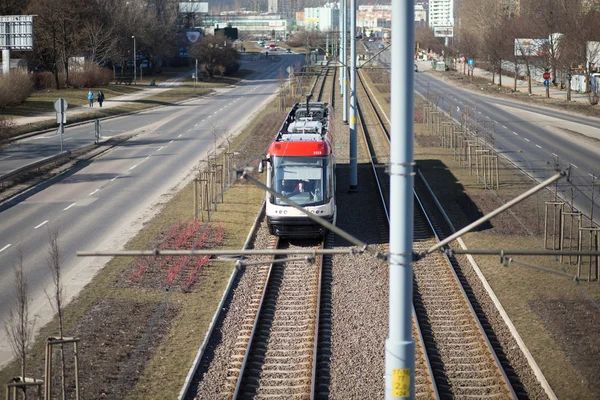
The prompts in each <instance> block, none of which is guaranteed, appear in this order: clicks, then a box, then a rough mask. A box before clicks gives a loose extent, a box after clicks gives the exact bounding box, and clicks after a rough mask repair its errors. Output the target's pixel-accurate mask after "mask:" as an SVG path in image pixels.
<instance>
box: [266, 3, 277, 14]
mask: <svg viewBox="0 0 600 400" xmlns="http://www.w3.org/2000/svg"><path fill="white" fill-rule="evenodd" d="M267 6H268V11H267V12H268V13H273V14H277V13H278V9H277V0H268V4H267Z"/></svg>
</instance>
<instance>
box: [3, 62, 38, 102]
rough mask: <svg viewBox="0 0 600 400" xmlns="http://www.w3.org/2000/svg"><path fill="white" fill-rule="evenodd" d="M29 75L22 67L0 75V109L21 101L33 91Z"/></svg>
mask: <svg viewBox="0 0 600 400" xmlns="http://www.w3.org/2000/svg"><path fill="white" fill-rule="evenodd" d="M33 89H34V87H33V80H32V79H31V75H30V74H29V73H28V72H27V71H26V70H22V69H17V70H12V71H10V74H8V75H1V76H0V109H3V108H6V107H11V106H16V105H19V104H21V103H23V102H24V101H25V100H27V98H28V97H29V96H30V95H31V93H32V92H33Z"/></svg>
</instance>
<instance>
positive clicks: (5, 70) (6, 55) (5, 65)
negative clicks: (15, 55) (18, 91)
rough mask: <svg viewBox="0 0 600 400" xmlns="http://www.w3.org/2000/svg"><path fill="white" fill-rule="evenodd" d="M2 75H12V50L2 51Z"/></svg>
mask: <svg viewBox="0 0 600 400" xmlns="http://www.w3.org/2000/svg"><path fill="white" fill-rule="evenodd" d="M2 74H3V75H4V76H8V74H10V50H7V49H2Z"/></svg>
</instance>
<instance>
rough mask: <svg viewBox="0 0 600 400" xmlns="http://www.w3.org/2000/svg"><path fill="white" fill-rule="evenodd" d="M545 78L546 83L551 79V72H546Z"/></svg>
mask: <svg viewBox="0 0 600 400" xmlns="http://www.w3.org/2000/svg"><path fill="white" fill-rule="evenodd" d="M543 78H544V80H546V81H547V80H549V79H550V72H548V71H546V72H544V75H543Z"/></svg>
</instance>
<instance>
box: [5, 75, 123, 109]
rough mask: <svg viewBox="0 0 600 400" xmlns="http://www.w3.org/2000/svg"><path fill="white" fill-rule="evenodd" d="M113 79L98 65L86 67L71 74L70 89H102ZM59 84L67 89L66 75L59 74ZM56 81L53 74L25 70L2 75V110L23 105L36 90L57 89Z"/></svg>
mask: <svg viewBox="0 0 600 400" xmlns="http://www.w3.org/2000/svg"><path fill="white" fill-rule="evenodd" d="M112 79H113V72H112V71H111V70H110V69H107V68H102V67H99V66H97V65H86V66H85V68H83V69H82V70H80V71H72V72H70V73H69V87H73V88H81V87H101V86H106V85H108V84H109V83H110V81H111V80H112ZM58 82H59V85H60V87H61V89H62V88H65V87H66V86H67V85H66V77H65V74H64V73H59V74H58ZM55 88H56V81H55V79H54V74H52V72H35V73H28V72H27V71H25V70H23V69H17V70H12V71H11V72H10V74H8V75H0V109H4V108H7V107H14V106H17V105H19V104H22V103H23V102H24V101H25V100H27V98H28V97H29V96H30V95H31V93H33V91H34V90H36V89H37V90H46V89H55Z"/></svg>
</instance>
